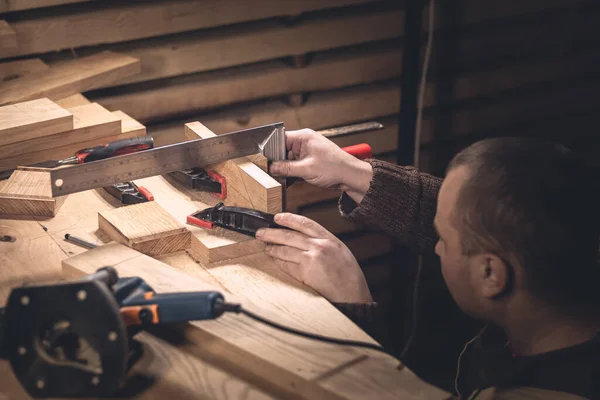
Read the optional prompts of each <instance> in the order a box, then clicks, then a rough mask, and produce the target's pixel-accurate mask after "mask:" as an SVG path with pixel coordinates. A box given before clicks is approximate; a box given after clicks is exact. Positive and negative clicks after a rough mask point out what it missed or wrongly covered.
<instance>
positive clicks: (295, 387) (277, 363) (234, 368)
mask: <svg viewBox="0 0 600 400" xmlns="http://www.w3.org/2000/svg"><path fill="white" fill-rule="evenodd" d="M255 257H259V255H256V256H255ZM103 263H104V264H103ZM107 263H108V264H110V265H115V268H116V269H117V270H118V271H119V273H120V274H121V275H122V276H131V275H136V276H140V277H142V278H143V279H145V280H146V281H147V282H148V283H149V284H150V285H151V286H152V287H153V288H154V289H156V290H157V292H159V293H160V292H172V291H190V290H211V289H213V288H214V287H213V286H211V285H210V284H208V283H206V282H204V281H201V280H200V279H198V278H195V277H192V276H190V275H187V274H184V273H181V272H179V271H176V270H174V269H171V268H170V267H169V266H166V265H165V264H162V263H160V262H159V261H157V260H154V259H151V258H148V257H146V256H144V255H141V254H139V253H136V252H135V251H133V250H131V249H128V248H126V247H123V246H121V245H117V244H110V245H106V246H102V247H99V248H96V249H93V250H91V251H88V252H86V253H84V254H81V255H79V256H76V257H72V258H70V259H67V260H65V262H64V263H63V268H64V270H66V271H70V272H71V273H77V272H78V271H79V272H83V273H90V272H92V271H94V270H95V269H96V268H98V267H99V266H100V265H101V264H102V265H106V264H107ZM213 271H214V270H213V269H211V274H213ZM229 275H231V274H229ZM229 275H228V276H229ZM236 278H238V280H237V282H238V283H237V285H238V286H237V287H238V288H240V289H241V288H246V291H247V293H246V294H244V293H242V294H241V295H237V293H236V294H228V293H226V294H225V297H226V299H227V300H228V301H239V300H243V304H244V306H245V307H248V308H249V309H252V310H254V311H255V312H257V313H260V314H261V315H263V316H265V317H266V318H271V319H276V320H278V321H281V322H282V323H284V324H288V325H291V326H296V327H302V328H303V329H308V330H310V331H313V332H318V333H322V334H329V335H331V334H332V331H336V332H345V335H344V336H348V335H350V336H352V335H353V334H352V331H353V329H357V328H351V326H352V324H351V323H350V324H351V325H348V326H347V328H342V326H344V325H345V324H347V323H349V321H347V322H345V323H344V322H343V320H344V317H343V316H342V315H341V314H339V313H338V312H337V311H336V310H335V309H333V308H331V307H332V306H331V305H330V304H329V305H328V304H327V303H326V302H324V303H320V301H322V300H323V299H321V300H320V301H319V306H318V313H315V311H312V312H308V311H309V310H306V307H308V306H311V303H305V302H299V301H298V300H299V299H297V302H296V303H295V304H296V306H295V307H288V308H286V312H281V311H279V312H274V311H271V309H270V308H266V307H264V306H263V304H264V303H269V302H270V301H273V300H276V299H274V297H273V296H264V295H263V297H256V296H257V292H256V290H255V289H254V288H252V287H248V286H247V284H246V285H244V282H245V279H244V278H243V275H238V276H237V277H236ZM229 285H230V287H231V288H235V287H236V286H235V285H236V284H235V280H231V281H230V283H229ZM273 285H274V286H277V285H276V283H275V282H274V283H273ZM248 288H249V289H250V290H248ZM279 288H280V290H283V291H285V287H284V286H279ZM219 290H221V289H219ZM238 290H239V289H238ZM263 293H264V291H263ZM245 296H251V297H253V299H254V301H258V303H257V305H254V302H253V301H251V300H248V299H245V298H244V297H245ZM289 298H290V297H289V294H288V299H289ZM317 299H320V298H319V297H318V296H317V297H315V301H317ZM258 304H260V306H258ZM314 305H315V306H316V303H315V304H314ZM302 310H304V311H302ZM296 312H301V314H302V315H303V316H304V319H302V320H299V319H297V318H298V317H297V315H296ZM324 313H327V315H328V318H329V320H327V323H325V324H323V322H325V320H324V315H325V314H324ZM305 318H309V319H312V320H314V321H320V323H318V324H316V325H311V322H310V320H307V319H305ZM339 318H342V319H341V320H338V319H339ZM178 333H179V334H180V335H183V338H184V340H182V341H180V343H185V344H184V345H183V347H182V349H184V350H185V351H186V352H188V354H191V355H194V356H196V357H202V358H203V359H206V360H210V361H211V362H213V363H215V364H216V365H217V366H220V367H223V368H224V369H226V370H227V371H229V372H230V373H233V374H234V375H236V376H238V377H241V378H243V379H244V380H245V381H248V382H251V383H253V384H255V385H256V386H258V387H259V388H261V389H263V390H267V391H269V392H270V393H272V394H273V395H275V396H276V397H278V398H281V397H285V398H325V399H329V398H331V399H340V398H347V399H351V398H356V399H358V398H365V397H364V395H365V393H367V392H366V391H364V390H363V391H362V392H361V393H360V394H359V395H356V394H352V393H351V392H350V391H346V393H342V392H343V390H342V389H338V388H336V387H335V382H333V381H332V383H330V382H329V381H327V379H328V378H326V377H328V376H335V375H336V374H337V373H338V372H337V371H341V372H339V373H344V374H345V373H347V371H346V368H347V367H345V366H348V365H352V364H355V363H356V362H358V361H360V360H363V359H365V357H367V358H370V357H374V358H376V359H378V360H381V359H382V361H381V362H382V363H383V364H382V366H381V368H380V369H381V372H379V375H378V378H377V380H379V379H381V376H380V374H382V373H385V374H389V375H391V376H389V375H387V376H389V378H387V379H385V380H386V382H389V383H388V384H389V385H393V384H394V383H393V382H394V381H398V382H401V383H402V386H400V385H398V386H397V387H396V388H392V387H385V388H383V387H382V386H379V388H377V385H372V387H373V391H372V392H370V393H369V396H373V397H377V396H381V395H382V393H385V391H388V392H390V391H392V392H394V391H400V390H405V391H406V390H417V389H418V390H420V391H421V392H422V394H423V395H424V396H426V395H428V396H429V398H432V399H442V398H445V397H443V396H446V397H447V394H444V393H443V392H441V391H439V390H437V389H434V388H432V387H430V386H428V385H426V384H424V383H423V382H421V381H419V380H418V379H417V378H416V377H414V375H410V374H407V373H406V372H404V371H405V370H396V369H394V366H397V365H398V362H397V361H395V360H393V359H391V358H390V359H387V358H386V357H385V356H379V355H374V353H373V352H371V351H368V350H364V351H363V350H358V349H353V348H341V347H339V346H335V345H329V344H325V343H319V342H315V341H310V340H307V339H303V338H298V337H295V336H292V335H287V334H285V333H283V332H279V331H274V330H272V329H270V328H268V327H265V326H264V325H262V324H259V323H256V322H254V321H252V320H249V319H245V318H243V317H240V316H234V315H225V316H223V317H221V318H219V319H218V320H215V321H203V322H198V323H191V324H189V325H187V326H186V327H184V328H183V330H182V331H180V332H178ZM357 333H358V332H357ZM338 334H339V333H338ZM265 335H267V336H268V337H269V339H268V340H264V337H265ZM358 336H360V337H362V338H363V339H361V340H365V339H364V334H360V335H358ZM200 344H202V345H200ZM299 349H301V350H300V351H299V352H298V350H299ZM380 357H381V358H380ZM386 366H389V369H388V368H387V367H386ZM384 370H386V372H383V371H384ZM331 371H336V372H335V373H333V372H331ZM361 373H363V374H368V375H367V376H364V379H373V378H374V377H375V376H374V375H370V374H369V372H368V371H364V370H362V371H361ZM394 376H397V379H393V377H394ZM370 377H371V378H370ZM321 381H323V382H325V381H327V385H329V386H330V387H329V388H328V389H327V390H324V388H323V385H322V383H321ZM408 384H410V385H411V387H410V389H406V386H407V385H408ZM402 388H404V389H402Z"/></svg>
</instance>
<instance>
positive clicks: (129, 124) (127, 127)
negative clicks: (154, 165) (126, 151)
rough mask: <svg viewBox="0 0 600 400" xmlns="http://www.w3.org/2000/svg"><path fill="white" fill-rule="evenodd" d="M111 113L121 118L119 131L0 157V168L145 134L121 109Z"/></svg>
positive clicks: (25, 163) (61, 157)
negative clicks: (102, 136) (95, 137)
mask: <svg viewBox="0 0 600 400" xmlns="http://www.w3.org/2000/svg"><path fill="white" fill-rule="evenodd" d="M113 114H114V115H116V116H118V117H119V118H121V133H117V134H115V135H111V136H106V137H104V138H100V139H93V140H86V141H83V142H77V143H70V144H68V145H64V146H61V147H55V148H52V149H46V150H41V151H36V152H32V153H27V154H22V155H19V156H16V157H10V158H2V159H0V170H5V169H10V168H15V167H16V166H19V165H31V164H35V163H38V162H42V161H48V160H60V159H63V158H67V157H70V156H72V155H73V154H75V152H76V151H78V150H81V149H85V148H88V147H93V146H98V145H100V144H103V143H107V142H112V141H114V140H120V139H127V138H132V137H136V136H143V135H145V134H146V128H145V127H144V125H142V124H140V123H139V122H137V121H135V120H134V119H133V118H131V117H129V116H128V115H127V114H125V113H123V112H122V111H113Z"/></svg>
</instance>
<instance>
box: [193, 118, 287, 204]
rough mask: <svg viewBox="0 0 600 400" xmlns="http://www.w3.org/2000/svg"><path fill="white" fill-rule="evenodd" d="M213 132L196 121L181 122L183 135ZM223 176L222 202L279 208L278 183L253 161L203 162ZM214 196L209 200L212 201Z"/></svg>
mask: <svg viewBox="0 0 600 400" xmlns="http://www.w3.org/2000/svg"><path fill="white" fill-rule="evenodd" d="M213 136H215V134H214V133H213V132H211V131H210V130H208V128H206V127H205V126H204V125H202V124H201V123H200V122H198V121H196V122H192V123H189V124H186V125H185V137H186V138H187V139H189V138H193V137H195V138H196V139H197V138H198V137H200V138H203V139H205V138H208V137H213ZM205 169H206V170H213V171H215V172H217V173H218V174H220V175H221V176H223V177H224V178H225V180H226V183H227V184H226V186H227V198H225V199H224V200H223V203H224V204H225V205H228V206H235V207H246V208H253V209H255V210H259V211H264V212H268V213H271V214H276V213H278V212H281V211H282V188H281V184H280V183H279V182H277V181H276V180H275V179H273V178H272V177H271V176H270V175H269V174H268V173H267V172H265V171H263V170H262V169H261V168H260V167H258V166H257V165H255V164H254V163H253V162H251V161H250V160H249V159H248V158H246V157H241V158H236V159H234V160H227V161H224V162H221V163H218V164H211V165H208V166H206V168H205ZM216 202H218V201H217V200H214V199H213V201H212V202H211V203H216Z"/></svg>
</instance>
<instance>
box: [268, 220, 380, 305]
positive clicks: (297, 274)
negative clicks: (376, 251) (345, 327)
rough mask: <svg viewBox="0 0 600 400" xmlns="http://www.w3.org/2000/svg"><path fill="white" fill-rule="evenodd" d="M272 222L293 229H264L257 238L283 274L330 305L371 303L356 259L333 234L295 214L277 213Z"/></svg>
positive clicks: (365, 282)
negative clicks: (304, 286)
mask: <svg viewBox="0 0 600 400" xmlns="http://www.w3.org/2000/svg"><path fill="white" fill-rule="evenodd" d="M275 222H277V223H278V224H279V225H282V226H285V227H288V228H291V229H292V230H287V229H267V228H263V229H260V230H259V231H258V232H257V233H256V238H257V239H258V240H261V241H263V242H267V243H269V245H268V246H267V250H266V251H267V254H269V255H270V256H272V257H273V258H274V259H275V262H276V263H277V265H279V266H280V267H281V268H282V269H283V270H284V271H285V272H287V273H288V274H289V275H291V276H293V277H294V278H296V279H298V280H299V281H301V282H303V283H304V284H306V285H308V286H310V287H312V288H313V289H315V290H316V291H317V292H319V293H320V294H321V295H322V296H323V297H325V298H326V299H328V300H329V301H331V302H349V303H366V302H372V301H373V298H372V297H371V293H370V291H369V287H368V286H367V281H366V280H365V276H364V274H363V272H362V270H361V269H360V266H359V265H358V263H357V262H356V259H355V258H354V256H353V255H352V253H351V252H350V250H349V249H348V248H347V247H346V246H345V245H344V244H343V243H342V242H341V241H340V240H339V239H338V238H336V237H335V236H334V235H333V234H332V233H330V232H328V231H327V230H326V229H325V228H323V227H322V226H321V225H319V224H317V223H316V222H315V221H313V220H311V219H308V218H306V217H303V216H300V215H296V214H290V213H280V214H277V215H275Z"/></svg>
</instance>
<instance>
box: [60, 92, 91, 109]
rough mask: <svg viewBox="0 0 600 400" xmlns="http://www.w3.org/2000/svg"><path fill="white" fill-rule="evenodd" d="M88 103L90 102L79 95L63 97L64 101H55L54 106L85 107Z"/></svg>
mask: <svg viewBox="0 0 600 400" xmlns="http://www.w3.org/2000/svg"><path fill="white" fill-rule="evenodd" d="M90 103H91V101H89V100H88V99H87V97H85V96H84V95H82V94H81V93H77V94H73V95H71V96H68V97H65V98H64V99H59V100H56V104H58V105H59V106H61V107H62V108H72V107H77V106H85V105H86V104H90Z"/></svg>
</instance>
